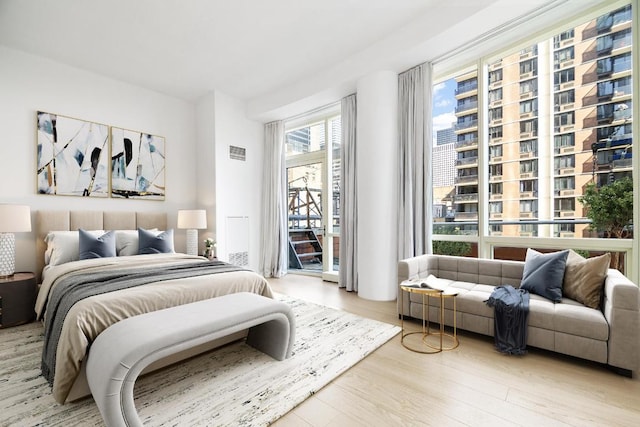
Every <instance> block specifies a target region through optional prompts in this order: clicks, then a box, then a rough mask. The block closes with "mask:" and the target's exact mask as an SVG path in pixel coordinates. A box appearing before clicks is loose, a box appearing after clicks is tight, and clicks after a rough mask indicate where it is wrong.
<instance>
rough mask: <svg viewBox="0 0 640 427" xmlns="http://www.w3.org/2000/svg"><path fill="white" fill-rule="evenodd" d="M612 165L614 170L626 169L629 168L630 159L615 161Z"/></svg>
mask: <svg viewBox="0 0 640 427" xmlns="http://www.w3.org/2000/svg"><path fill="white" fill-rule="evenodd" d="M612 164H613V168H614V169H626V168H630V167H631V164H632V160H631V159H630V158H625V159H617V160H614V161H613V162H612Z"/></svg>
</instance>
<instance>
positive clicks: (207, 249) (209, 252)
mask: <svg viewBox="0 0 640 427" xmlns="http://www.w3.org/2000/svg"><path fill="white" fill-rule="evenodd" d="M204 256H205V257H207V258H209V259H214V258H215V257H216V241H215V240H213V239H212V238H211V237H208V238H206V239H205V240H204Z"/></svg>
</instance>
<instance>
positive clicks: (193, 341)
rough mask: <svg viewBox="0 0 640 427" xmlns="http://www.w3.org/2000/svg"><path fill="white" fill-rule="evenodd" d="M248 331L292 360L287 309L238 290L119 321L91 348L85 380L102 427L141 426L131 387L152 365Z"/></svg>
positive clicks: (256, 343)
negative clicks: (101, 419)
mask: <svg viewBox="0 0 640 427" xmlns="http://www.w3.org/2000/svg"><path fill="white" fill-rule="evenodd" d="M247 328H249V332H248V335H247V343H248V344H249V345H251V346H252V347H254V348H256V349H258V350H260V351H262V352H264V353H266V354H268V355H270V356H272V357H273V358H274V359H277V360H284V359H285V358H288V357H290V356H291V350H292V348H293V341H294V335H295V321H294V317H293V312H292V310H291V307H290V306H289V305H287V304H285V303H283V302H280V301H276V300H273V299H270V298H266V297H263V296H260V295H257V294H252V293H248V292H241V293H235V294H229V295H224V296H221V297H218V298H212V299H208V300H203V301H198V302H194V303H191V304H186V305H181V306H176V307H171V308H167V309H164V310H159V311H154V312H151V313H145V314H142V315H139V316H134V317H130V318H128V319H124V320H121V321H120V322H118V323H115V324H113V325H112V326H110V327H108V328H107V329H106V330H105V331H104V332H102V333H101V334H100V335H98V337H97V338H96V340H95V341H94V342H93V344H92V345H91V349H90V351H89V356H88V359H87V380H88V382H89V388H90V389H91V394H93V398H94V399H95V401H96V404H97V405H98V409H99V410H100V413H101V414H102V418H103V419H104V421H105V423H106V425H107V426H108V427H111V426H142V422H141V420H140V418H139V417H138V413H137V411H136V408H135V405H134V401H133V386H134V383H135V381H136V379H137V378H138V375H140V373H141V372H142V370H143V369H144V368H145V367H147V366H148V365H149V364H150V363H153V362H155V361H157V360H159V359H162V358H164V357H167V356H170V355H173V354H175V353H177V352H180V351H183V350H186V349H189V348H192V347H195V346H198V345H201V344H203V343H206V342H209V341H212V340H215V339H218V338H222V337H225V336H228V335H231V334H233V333H236V332H238V331H242V330H245V329H247Z"/></svg>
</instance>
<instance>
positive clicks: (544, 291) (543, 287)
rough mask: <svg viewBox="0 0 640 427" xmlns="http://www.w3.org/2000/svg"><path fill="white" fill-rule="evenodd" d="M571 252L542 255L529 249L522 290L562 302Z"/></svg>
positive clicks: (521, 284) (525, 261)
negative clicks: (565, 271)
mask: <svg viewBox="0 0 640 427" xmlns="http://www.w3.org/2000/svg"><path fill="white" fill-rule="evenodd" d="M568 255H569V251H568V250H565V251H560V252H551V253H548V254H543V253H540V252H538V251H536V250H533V249H527V256H526V258H525V260H524V272H523V273H522V282H521V283H520V288H522V289H526V290H527V291H529V292H531V293H532V294H537V295H540V296H542V297H545V298H547V299H550V300H551V301H553V302H561V301H562V282H563V280H564V269H565V266H566V263H567V256H568Z"/></svg>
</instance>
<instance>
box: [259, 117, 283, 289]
mask: <svg viewBox="0 0 640 427" xmlns="http://www.w3.org/2000/svg"><path fill="white" fill-rule="evenodd" d="M264 140H265V141H264V142H265V146H264V167H263V170H264V172H263V176H264V179H263V180H262V241H261V244H260V253H261V258H260V271H261V272H262V274H263V275H264V276H265V277H281V276H283V275H285V274H286V272H287V260H288V257H287V251H288V248H289V233H288V230H287V204H286V199H285V195H286V194H287V180H286V169H285V165H286V163H285V144H284V124H283V122H282V121H276V122H271V123H267V124H265V125H264Z"/></svg>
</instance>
